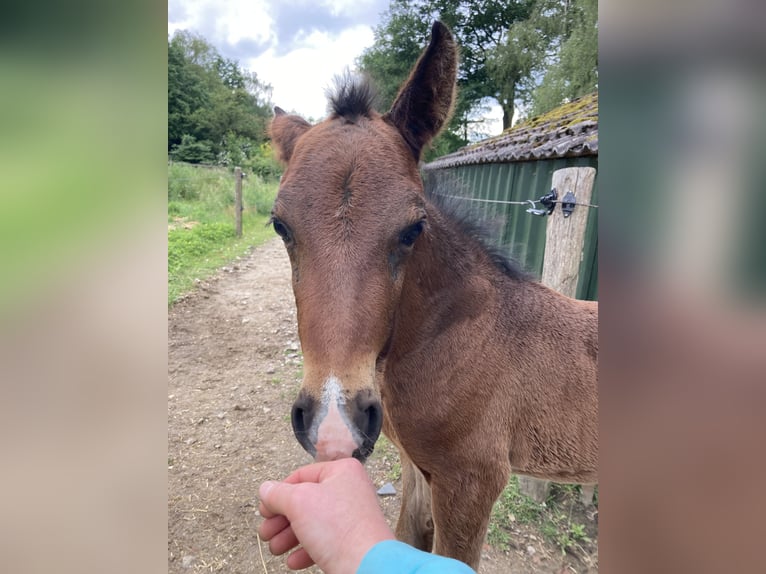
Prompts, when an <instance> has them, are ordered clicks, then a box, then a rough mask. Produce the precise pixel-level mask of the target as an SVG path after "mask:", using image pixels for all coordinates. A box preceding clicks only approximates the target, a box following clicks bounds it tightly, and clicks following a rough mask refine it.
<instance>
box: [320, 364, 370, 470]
mask: <svg viewBox="0 0 766 574" xmlns="http://www.w3.org/2000/svg"><path fill="white" fill-rule="evenodd" d="M345 404H346V398H345V397H344V396H343V392H342V389H341V386H340V381H339V380H338V379H337V377H335V376H333V375H330V376H329V377H328V378H327V380H326V381H325V384H324V388H323V390H322V406H323V407H324V408H323V409H322V410H325V409H327V410H326V412H327V414H326V415H325V416H324V418H323V419H322V421H321V422H320V423H319V428H318V429H317V442H316V449H317V455H316V460H317V462H323V461H327V460H337V459H339V458H349V457H350V456H351V455H352V453H353V452H354V451H355V450H356V449H357V448H358V447H359V444H360V443H358V442H357V440H356V437H355V435H356V434H357V433H355V432H354V431H353V430H352V428H353V427H352V425H351V423H350V422H349V420H348V416H347V415H346V411H345V409H344V408H343V406H344V405H345Z"/></svg>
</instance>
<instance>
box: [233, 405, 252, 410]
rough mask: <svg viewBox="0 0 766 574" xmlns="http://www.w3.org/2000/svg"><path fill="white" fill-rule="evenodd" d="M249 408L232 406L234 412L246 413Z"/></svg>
mask: <svg viewBox="0 0 766 574" xmlns="http://www.w3.org/2000/svg"><path fill="white" fill-rule="evenodd" d="M248 408H249V407H243V406H242V405H234V410H235V411H246V410H247V409H248Z"/></svg>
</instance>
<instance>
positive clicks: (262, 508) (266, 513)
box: [258, 500, 279, 518]
mask: <svg viewBox="0 0 766 574" xmlns="http://www.w3.org/2000/svg"><path fill="white" fill-rule="evenodd" d="M258 512H260V513H261V516H263V517H264V518H273V517H274V516H279V514H278V513H276V512H272V511H271V510H270V509H269V507H268V506H266V505H265V504H264V503H263V500H261V501H259V502H258Z"/></svg>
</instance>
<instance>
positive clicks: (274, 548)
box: [269, 527, 300, 556]
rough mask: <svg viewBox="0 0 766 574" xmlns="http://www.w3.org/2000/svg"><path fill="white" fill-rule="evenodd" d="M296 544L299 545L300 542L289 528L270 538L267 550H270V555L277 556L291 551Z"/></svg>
mask: <svg viewBox="0 0 766 574" xmlns="http://www.w3.org/2000/svg"><path fill="white" fill-rule="evenodd" d="M298 544H300V542H299V541H298V538H297V537H296V536H295V533H294V532H293V529H292V528H291V527H287V528H285V529H284V530H282V531H280V532H278V533H277V534H275V535H274V536H273V537H272V538H271V540H270V541H269V550H271V553H272V554H276V555H277V556H279V555H280V554H284V553H285V552H287V551H288V550H292V549H293V548H295V547H296V546H298Z"/></svg>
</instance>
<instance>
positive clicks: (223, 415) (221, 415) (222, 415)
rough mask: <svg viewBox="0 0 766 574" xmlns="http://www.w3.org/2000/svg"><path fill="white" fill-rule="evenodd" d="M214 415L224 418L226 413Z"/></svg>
mask: <svg viewBox="0 0 766 574" xmlns="http://www.w3.org/2000/svg"><path fill="white" fill-rule="evenodd" d="M215 416H217V417H218V418H219V419H221V420H223V419H224V418H226V413H218V414H217V415H215Z"/></svg>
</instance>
